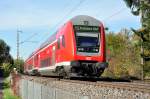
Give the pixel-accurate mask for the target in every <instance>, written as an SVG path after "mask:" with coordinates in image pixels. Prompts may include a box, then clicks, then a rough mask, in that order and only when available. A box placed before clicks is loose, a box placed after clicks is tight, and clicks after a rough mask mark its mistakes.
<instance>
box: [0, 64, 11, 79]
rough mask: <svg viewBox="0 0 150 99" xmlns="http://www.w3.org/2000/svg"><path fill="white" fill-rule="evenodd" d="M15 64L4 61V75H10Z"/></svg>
mask: <svg viewBox="0 0 150 99" xmlns="http://www.w3.org/2000/svg"><path fill="white" fill-rule="evenodd" d="M12 67H13V65H12V64H10V63H3V65H2V67H1V68H2V69H3V77H8V76H9V74H10V72H11V70H12Z"/></svg>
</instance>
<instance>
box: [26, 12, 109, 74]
mask: <svg viewBox="0 0 150 99" xmlns="http://www.w3.org/2000/svg"><path fill="white" fill-rule="evenodd" d="M105 54H106V50H105V31H104V27H103V24H102V23H101V22H100V21H99V20H97V19H95V18H93V17H90V16H86V15H80V16H76V17H74V18H72V19H70V20H69V21H68V22H66V23H65V24H64V25H63V26H62V27H61V28H60V29H58V31H57V32H56V33H54V34H53V35H51V37H50V38H49V39H48V40H47V41H46V42H44V43H43V44H42V45H41V46H40V47H39V48H38V49H37V50H36V51H35V52H33V53H32V54H31V55H30V57H29V58H28V59H27V60H26V61H25V65H24V72H25V73H27V74H31V75H37V74H40V75H46V76H63V77H66V76H68V77H79V76H82V77H99V76H101V74H102V73H103V71H104V70H105V68H106V67H107V66H108V64H107V62H106V55H105Z"/></svg>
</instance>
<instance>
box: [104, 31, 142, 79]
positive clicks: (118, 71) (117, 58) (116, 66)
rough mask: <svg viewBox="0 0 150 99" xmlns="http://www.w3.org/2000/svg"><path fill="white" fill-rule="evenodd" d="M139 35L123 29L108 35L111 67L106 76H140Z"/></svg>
mask: <svg viewBox="0 0 150 99" xmlns="http://www.w3.org/2000/svg"><path fill="white" fill-rule="evenodd" d="M137 39H138V38H137V36H136V35H134V34H132V32H131V31H129V30H127V29H123V30H122V31H121V32H119V33H117V34H116V33H113V32H111V33H109V34H107V35H106V41H107V50H109V52H110V53H109V55H108V56H109V57H110V58H111V59H110V61H109V67H108V69H106V71H105V73H104V76H110V77H113V78H114V77H115V78H127V77H135V78H140V73H141V67H140V65H139V64H140V56H139V53H140V48H139V47H138V46H137V44H138V43H135V42H136V41H137Z"/></svg>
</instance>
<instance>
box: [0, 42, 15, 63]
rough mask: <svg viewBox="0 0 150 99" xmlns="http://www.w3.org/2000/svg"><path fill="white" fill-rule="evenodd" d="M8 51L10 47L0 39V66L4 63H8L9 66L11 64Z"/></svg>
mask: <svg viewBox="0 0 150 99" xmlns="http://www.w3.org/2000/svg"><path fill="white" fill-rule="evenodd" d="M9 51H10V47H9V46H8V45H7V44H6V43H5V42H4V41H3V40H1V39H0V66H1V65H2V63H4V62H5V63H7V62H10V63H11V64H13V59H12V57H11V55H10V54H9Z"/></svg>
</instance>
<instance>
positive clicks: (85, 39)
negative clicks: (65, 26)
mask: <svg viewBox="0 0 150 99" xmlns="http://www.w3.org/2000/svg"><path fill="white" fill-rule="evenodd" d="M74 29H75V37H76V44H77V52H86V53H98V52H99V46H100V30H99V27H98V26H83V25H76V26H74Z"/></svg>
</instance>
